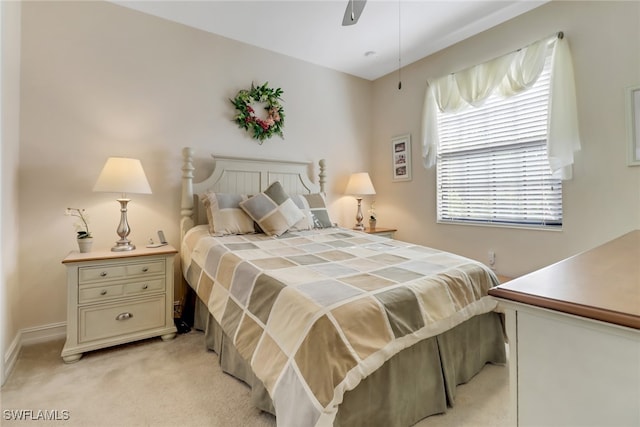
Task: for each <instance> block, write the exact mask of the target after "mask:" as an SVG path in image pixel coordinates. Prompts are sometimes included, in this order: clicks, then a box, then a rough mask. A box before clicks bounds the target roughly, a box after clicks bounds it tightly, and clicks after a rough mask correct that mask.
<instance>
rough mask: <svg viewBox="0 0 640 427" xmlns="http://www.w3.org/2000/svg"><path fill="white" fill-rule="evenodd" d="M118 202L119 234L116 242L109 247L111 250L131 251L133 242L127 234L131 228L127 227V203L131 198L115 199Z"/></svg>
mask: <svg viewBox="0 0 640 427" xmlns="http://www.w3.org/2000/svg"><path fill="white" fill-rule="evenodd" d="M117 200H118V203H120V224H119V225H118V230H117V233H118V236H120V240H118V241H117V242H116V245H115V246H114V247H112V248H111V251H112V252H126V251H132V250H134V249H135V248H136V246H135V245H134V244H132V243H131V241H130V240H129V239H127V236H128V235H129V232H130V231H131V229H130V228H129V223H128V222H127V203H129V202H130V201H131V200H130V199H126V198H124V197H123V198H120V199H117Z"/></svg>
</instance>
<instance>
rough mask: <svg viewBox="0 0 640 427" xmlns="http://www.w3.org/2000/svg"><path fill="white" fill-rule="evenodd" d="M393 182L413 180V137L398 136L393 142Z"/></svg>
mask: <svg viewBox="0 0 640 427" xmlns="http://www.w3.org/2000/svg"><path fill="white" fill-rule="evenodd" d="M391 160H392V163H393V181H410V180H411V135H410V134H406V135H401V136H396V137H395V138H393V139H392V140H391Z"/></svg>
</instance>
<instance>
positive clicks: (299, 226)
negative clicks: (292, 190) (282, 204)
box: [289, 194, 314, 231]
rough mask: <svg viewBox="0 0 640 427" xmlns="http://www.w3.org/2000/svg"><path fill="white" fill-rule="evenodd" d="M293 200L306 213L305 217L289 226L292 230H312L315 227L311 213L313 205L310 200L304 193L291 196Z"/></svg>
mask: <svg viewBox="0 0 640 427" xmlns="http://www.w3.org/2000/svg"><path fill="white" fill-rule="evenodd" d="M291 200H293V203H295V204H296V206H297V207H298V209H300V211H301V212H302V213H303V214H304V218H302V219H301V220H300V221H298V222H296V223H295V224H293V225H292V226H291V228H289V230H291V231H302V230H312V229H313V228H314V227H313V214H312V213H311V207H310V206H309V202H307V199H306V198H305V197H304V196H303V195H302V194H294V195H292V196H291Z"/></svg>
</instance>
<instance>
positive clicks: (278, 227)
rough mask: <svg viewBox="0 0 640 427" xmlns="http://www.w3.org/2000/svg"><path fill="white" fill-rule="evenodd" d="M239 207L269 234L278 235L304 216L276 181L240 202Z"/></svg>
mask: <svg viewBox="0 0 640 427" xmlns="http://www.w3.org/2000/svg"><path fill="white" fill-rule="evenodd" d="M240 208H242V209H243V210H244V211H245V212H246V213H247V215H249V216H250V217H251V218H252V219H253V220H254V221H255V222H256V223H257V224H258V226H259V227H260V228H261V229H262V231H264V233H265V234H267V235H269V236H279V235H281V234H283V233H284V232H286V231H287V230H289V228H290V227H291V226H292V225H294V224H295V223H297V222H298V221H300V220H302V219H304V218H305V215H304V214H303V213H302V211H301V210H300V209H298V207H297V206H296V204H295V203H294V202H293V200H291V198H290V197H289V195H288V194H287V193H286V192H285V191H284V188H283V187H282V185H281V184H280V182H278V181H276V182H274V183H273V184H271V185H270V186H269V188H267V189H266V190H265V191H263V192H262V193H260V194H256V195H255V196H253V197H250V198H249V199H247V200H244V201H242V202H240Z"/></svg>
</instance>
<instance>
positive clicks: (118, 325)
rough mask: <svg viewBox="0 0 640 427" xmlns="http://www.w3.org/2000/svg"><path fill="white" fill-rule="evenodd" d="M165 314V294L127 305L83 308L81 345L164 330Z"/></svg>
mask: <svg viewBox="0 0 640 427" xmlns="http://www.w3.org/2000/svg"><path fill="white" fill-rule="evenodd" d="M165 311H166V310H165V299H164V295H159V296H157V297H155V298H145V299H143V300H138V301H131V302H129V303H124V304H123V303H120V304H111V305H101V306H89V307H81V308H80V309H79V312H78V316H79V319H78V320H79V324H80V328H79V330H78V342H87V341H94V340H99V339H103V338H109V337H115V336H121V335H126V334H130V333H133V332H138V331H144V330H146V329H153V328H161V327H163V326H164V324H165Z"/></svg>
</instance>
